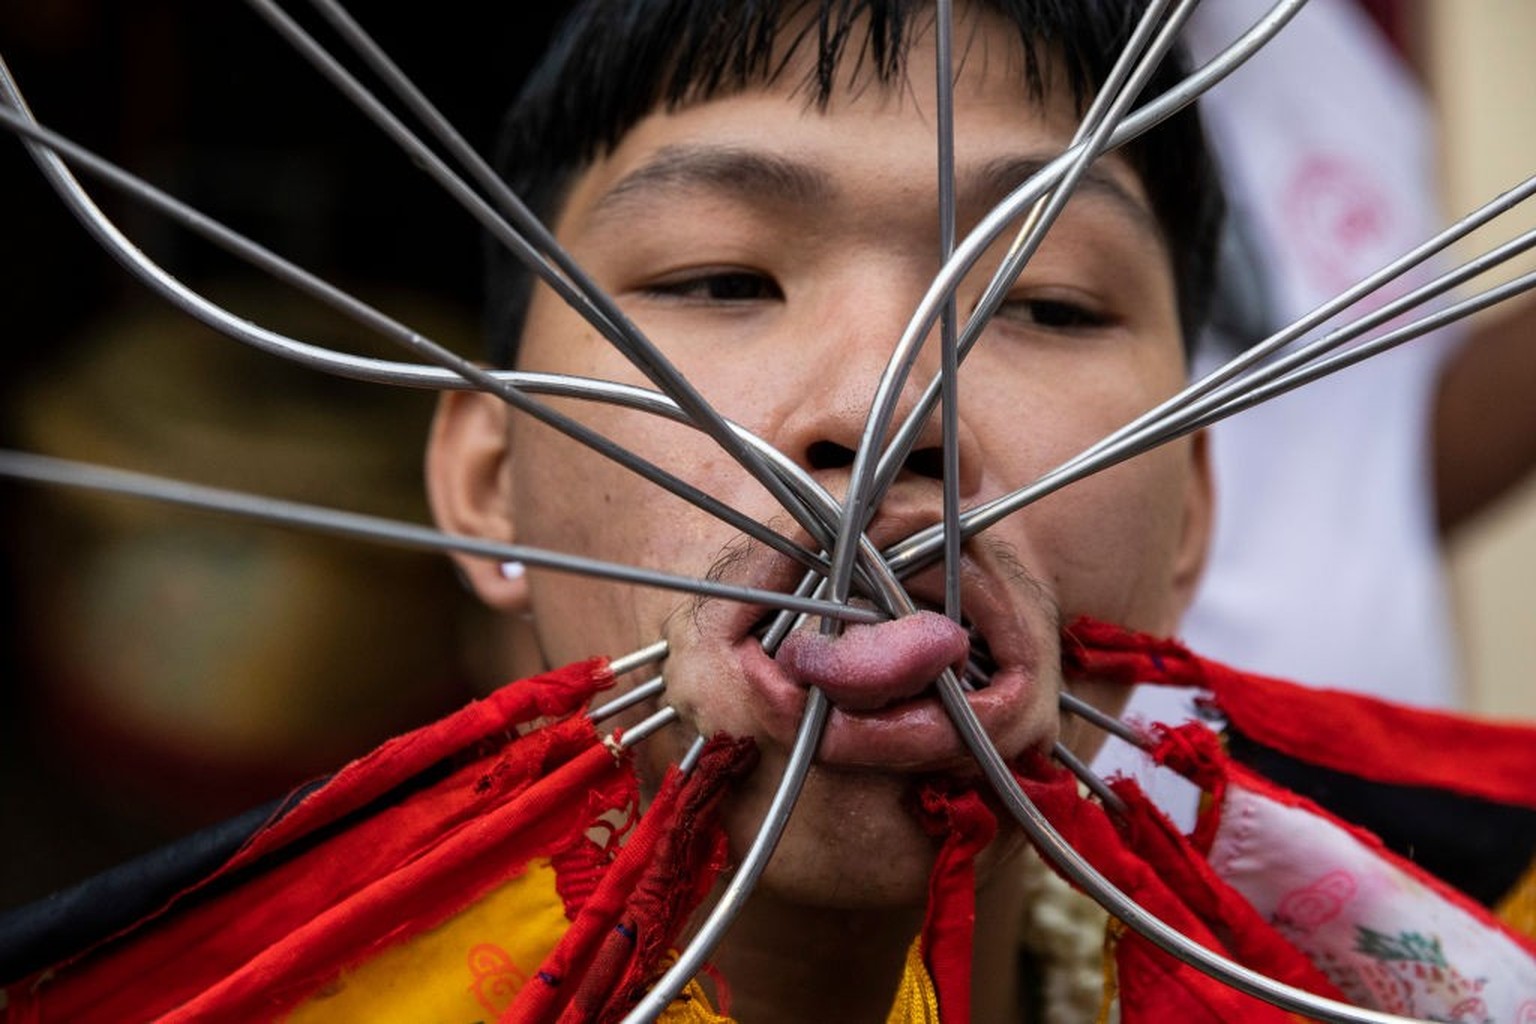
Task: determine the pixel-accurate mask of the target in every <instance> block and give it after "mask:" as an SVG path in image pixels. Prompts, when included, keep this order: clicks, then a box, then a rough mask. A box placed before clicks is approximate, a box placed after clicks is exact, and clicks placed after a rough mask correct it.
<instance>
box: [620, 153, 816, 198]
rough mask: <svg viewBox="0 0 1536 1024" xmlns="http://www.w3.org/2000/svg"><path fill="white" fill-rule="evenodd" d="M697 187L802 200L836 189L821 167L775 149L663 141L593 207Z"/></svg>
mask: <svg viewBox="0 0 1536 1024" xmlns="http://www.w3.org/2000/svg"><path fill="white" fill-rule="evenodd" d="M697 189H705V190H708V191H714V192H721V193H725V194H727V195H742V196H752V197H755V198H757V199H759V200H765V201H769V202H781V203H790V204H795V205H804V206H811V205H816V204H822V203H829V202H832V201H833V200H835V199H836V198H837V195H838V189H837V186H836V185H835V184H834V183H833V181H832V177H831V175H829V174H827V173H826V172H825V171H823V170H821V169H820V168H818V167H815V166H812V165H809V164H805V163H802V162H800V161H797V160H790V159H787V158H785V157H781V156H778V155H776V154H773V153H765V152H762V151H760V150H753V149H741V148H737V147H732V146H664V147H662V148H661V149H659V150H657V151H656V155H655V156H654V157H652V158H651V159H650V160H648V161H646V163H645V164H643V165H642V166H640V167H637V168H636V169H635V170H633V171H631V172H629V173H628V174H626V175H625V176H624V177H622V178H620V179H619V181H618V182H617V183H616V184H615V185H614V186H613V187H612V188H610V189H609V190H608V191H607V192H605V193H604V194H603V196H602V198H601V199H599V200H598V201H597V203H596V204H595V205H594V206H593V212H594V213H609V212H612V211H613V210H614V209H615V208H620V207H623V206H626V205H628V204H629V203H630V202H631V201H633V200H636V199H639V198H643V197H645V196H646V194H647V193H657V192H672V191H677V192H684V191H689V190H697Z"/></svg>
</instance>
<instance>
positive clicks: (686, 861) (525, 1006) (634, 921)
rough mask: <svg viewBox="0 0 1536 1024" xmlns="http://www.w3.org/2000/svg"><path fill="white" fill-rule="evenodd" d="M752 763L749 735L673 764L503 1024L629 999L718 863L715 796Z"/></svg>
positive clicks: (715, 742) (571, 1015)
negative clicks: (686, 767)
mask: <svg viewBox="0 0 1536 1024" xmlns="http://www.w3.org/2000/svg"><path fill="white" fill-rule="evenodd" d="M756 763H757V750H756V746H755V744H753V743H752V741H751V740H733V739H729V738H726V737H716V738H714V739H712V740H711V741H710V743H709V744H708V745H707V746H706V747H705V750H704V754H703V756H701V758H700V760H699V764H698V765H697V766H696V767H695V768H694V771H693V772H692V773H691V774H690V775H689V776H688V778H687V779H686V780H685V779H683V778H682V777H681V776H680V775H679V774H678V773H677V771H676V770H675V769H674V770H673V771H671V772H669V773H668V775H667V777H666V778H665V779H664V780H663V781H662V785H661V788H660V790H659V791H658V792H657V794H656V797H655V799H653V800H652V801H651V805H650V807H648V808H647V809H646V811H645V814H643V815H642V816H641V818H640V823H639V825H637V826H636V827H635V829H634V831H633V832H632V833H631V834H630V836H629V838H628V841H627V842H625V844H624V846H623V848H622V849H621V850H620V851H619V854H618V856H617V857H615V858H614V860H613V863H612V865H611V866H610V867H609V868H608V870H607V872H606V873H605V874H604V875H603V878H602V881H601V882H600V883H599V884H598V885H597V887H596V889H595V890H594V891H593V892H592V893H591V895H590V896H589V897H588V898H587V900H586V902H585V904H584V905H583V907H582V909H581V912H580V913H579V914H578V915H577V917H576V919H575V921H573V922H572V924H571V927H570V928H569V929H568V930H567V931H566V933H565V935H564V936H562V937H561V939H560V942H559V943H558V944H557V945H556V946H555V948H554V949H553V950H552V951H551V952H550V954H549V956H548V957H546V958H545V960H544V963H543V964H541V965H540V967H539V970H538V971H537V972H536V973H535V974H534V977H533V979H532V980H531V981H530V982H529V983H528V984H527V985H526V986H524V988H523V989H522V991H521V992H519V993H518V996H517V1000H516V1001H515V1002H514V1003H513V1004H512V1006H511V1007H510V1008H509V1009H508V1010H507V1011H506V1013H504V1014H503V1015H502V1017H501V1020H502V1022H503V1024H507V1022H524V1024H532V1022H547V1021H552V1020H561V1021H565V1020H581V1021H587V1020H593V1019H597V1018H599V1017H600V1016H601V1015H604V1014H612V1015H614V1016H620V1015H622V1012H623V1011H625V1010H627V1009H628V1008H629V1007H631V1006H633V1002H634V1000H635V999H636V998H638V993H639V991H640V990H641V989H643V985H644V983H646V982H648V981H650V980H651V978H652V976H653V974H654V972H655V970H656V966H657V964H658V963H659V961H660V960H661V958H662V956H663V955H664V954H665V952H666V950H667V949H668V948H669V947H670V945H671V943H672V942H673V941H674V940H675V939H676V937H677V933H678V931H679V930H681V928H682V925H683V923H684V922H685V921H686V919H687V916H688V914H690V913H691V912H692V911H693V909H694V907H696V906H697V905H698V902H699V901H700V900H701V899H702V898H703V896H704V895H705V893H707V892H708V891H709V887H710V885H711V884H712V883H713V880H714V877H715V875H716V874H717V873H718V871H719V870H720V868H721V867H723V866H724V862H725V845H724V843H725V840H724V835H723V832H722V831H721V829H720V827H719V821H718V818H719V809H720V802H721V800H722V798H723V796H724V794H725V792H726V790H727V789H728V787H729V785H730V784H731V783H734V781H735V780H736V779H738V778H740V777H741V776H742V775H744V774H746V773H747V772H748V771H750V770H751V768H752V767H753V766H755V765H756Z"/></svg>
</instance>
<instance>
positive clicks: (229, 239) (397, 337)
mask: <svg viewBox="0 0 1536 1024" xmlns="http://www.w3.org/2000/svg"><path fill="white" fill-rule="evenodd" d="M6 70H7V69H6V68H5V65H4V62H3V60H0V87H3V86H6V85H9V86H10V87H11V90H12V92H13V96H16V97H19V95H20V94H19V93H18V92H15V91H14V82H13V81H11V80H10V78H9V76H8V75H7V74H6ZM0 126H3V127H5V128H7V129H9V130H11V131H13V132H14V133H16V134H17V135H20V136H22V137H23V138H24V139H29V140H31V141H33V142H35V143H38V144H39V145H41V146H44V147H46V148H47V150H49V151H51V152H52V153H53V154H54V155H56V156H58V157H59V158H61V159H63V160H64V161H66V162H68V163H72V164H75V165H77V166H78V167H79V168H80V169H81V170H83V171H85V172H87V173H89V174H91V175H93V176H96V177H98V178H100V179H101V180H102V181H104V182H105V183H107V184H108V185H110V186H112V187H113V188H115V189H118V190H120V191H122V192H124V193H126V194H127V195H129V196H130V197H132V198H133V199H135V200H137V201H139V202H141V203H143V204H144V205H146V206H149V207H150V208H152V209H154V210H156V211H157V212H159V213H161V214H163V215H165V216H166V217H169V218H170V219H172V220H174V221H175V222H176V223H178V224H180V225H182V226H183V227H185V228H187V229H188V230H190V231H192V232H194V233H196V234H197V235H199V236H200V237H202V238H204V239H207V240H208V241H209V242H212V243H213V244H214V245H217V246H219V247H220V248H222V249H224V250H225V251H226V252H229V253H231V254H232V255H234V256H236V257H238V258H240V259H242V260H245V261H246V262H248V263H250V264H252V265H253V266H255V267H257V268H258V269H260V270H263V271H265V272H266V273H269V274H271V275H272V276H273V277H276V278H277V279H278V280H280V281H283V282H284V283H286V284H289V285H291V286H293V287H294V288H297V289H299V290H300V291H302V292H304V293H305V294H306V295H309V296H310V297H312V298H314V299H317V300H319V301H320V302H323V303H324V304H326V305H327V306H330V307H331V308H332V309H335V310H337V311H338V312H340V313H342V314H343V315H345V316H348V317H350V318H351V319H353V320H354V321H356V322H358V323H360V324H362V325H363V326H365V327H368V328H370V329H372V330H374V331H376V332H378V333H379V334H381V335H383V336H384V337H385V338H387V339H388V340H389V341H391V342H394V343H395V344H398V345H400V346H402V347H404V348H405V349H407V350H409V351H411V352H414V353H416V354H417V355H419V356H422V357H423V358H425V359H428V360H429V361H431V362H433V363H436V364H437V365H438V366H441V367H443V368H444V369H446V370H448V371H449V372H450V373H453V374H457V375H458V376H459V377H461V378H463V379H464V381H466V382H467V383H468V385H469V386H470V387H472V388H474V389H476V390H479V391H483V392H485V393H487V394H491V395H494V396H495V397H497V398H499V399H501V400H502V401H504V402H506V403H507V404H508V405H511V406H512V407H513V408H516V409H518V410H519V411H521V412H524V413H526V414H528V415H529V416H532V417H534V418H535V419H538V420H539V421H540V422H542V423H544V424H546V425H547V426H549V427H551V428H552V429H555V430H558V431H560V432H561V433H563V434H565V435H566V436H567V437H570V438H571V439H572V440H575V441H577V442H579V443H581V444H583V445H586V446H587V447H588V448H591V449H592V450H593V451H595V452H597V453H598V454H600V455H602V456H604V457H605V458H608V459H610V460H612V461H613V462H616V463H618V464H619V465H621V466H624V467H625V468H626V469H629V470H631V471H632V472H634V473H636V474H638V475H639V476H641V477H643V478H645V479H646V480H649V481H651V482H652V483H654V484H656V485H657V486H659V487H661V488H663V489H665V490H667V491H669V492H670V493H672V494H674V495H676V496H677V497H679V498H682V499H683V500H684V501H687V502H689V503H690V504H692V505H694V506H695V507H697V508H700V509H702V510H704V511H705V512H707V513H709V514H710V515H712V516H715V517H716V518H717V519H720V520H722V521H723V522H726V523H728V524H729V525H731V526H734V527H735V528H737V529H738V530H741V531H742V532H743V533H746V534H747V535H748V536H751V537H754V538H756V539H757V540H759V541H762V542H763V543H764V544H767V545H768V546H770V547H772V548H774V549H775V550H776V551H779V552H781V553H783V554H786V555H788V556H789V557H791V558H793V559H794V560H795V561H797V562H799V563H800V564H802V565H805V566H808V567H820V566H824V565H825V564H826V563H825V560H824V559H822V558H821V557H820V556H818V555H816V554H814V553H812V552H811V551H809V550H808V549H806V548H805V547H804V546H803V545H801V544H797V543H795V542H794V541H792V540H789V539H788V538H786V537H784V536H783V535H781V534H779V533H777V532H776V531H774V530H772V529H770V528H768V527H767V526H766V525H764V524H762V523H761V522H760V521H758V520H757V519H754V518H752V517H751V516H748V515H746V514H745V513H743V512H741V511H739V510H737V509H734V508H732V507H730V506H729V505H726V504H725V503H724V502H722V501H720V500H719V499H718V498H716V497H714V496H713V495H711V494H708V493H706V492H705V491H703V490H701V489H699V488H697V487H695V486H693V485H692V484H690V483H688V482H687V481H685V480H683V479H681V478H680V477H678V476H676V475H675V474H673V473H670V472H668V471H667V470H664V469H662V468H661V467H659V466H657V465H656V464H655V463H652V462H650V461H648V460H646V459H644V458H642V457H640V456H639V455H636V454H635V453H633V452H631V451H629V450H628V449H626V448H624V447H623V446H622V445H620V444H618V443H617V442H615V441H613V440H612V439H611V438H609V437H607V436H605V435H603V434H600V433H598V432H597V431H595V430H593V429H592V428H590V427H588V426H586V425H585V424H583V423H581V422H579V421H577V420H575V419H572V418H571V417H569V416H566V415H565V414H563V413H561V412H559V411H557V410H555V409H552V408H550V407H549V406H547V405H545V404H543V403H541V402H536V401H534V400H532V399H531V398H529V397H528V396H527V395H525V394H523V393H522V391H521V390H520V389H519V388H518V387H517V386H516V385H515V384H514V383H512V382H510V381H508V380H506V379H504V378H503V377H499V376H497V375H496V374H494V373H492V372H491V371H488V370H485V369H483V368H481V367H479V366H477V365H475V364H474V363H472V362H470V361H469V360H467V359H464V358H463V357H462V356H459V355H458V354H457V353H454V352H453V351H451V350H449V349H447V348H445V347H444V346H442V345H441V344H439V343H437V342H434V341H432V340H431V339H430V338H427V337H426V336H425V335H423V334H421V333H419V332H417V331H415V330H413V329H411V328H410V327H407V326H406V325H404V324H402V323H400V322H399V321H398V320H395V319H394V318H393V317H390V316H388V315H387V314H385V313H383V312H381V311H380V310H378V309H376V308H374V307H373V306H371V305H369V304H367V303H365V302H363V301H362V300H360V299H358V298H356V297H355V296H353V295H351V294H349V293H347V292H346V291H344V290H342V289H340V288H337V287H336V286H334V285H332V284H330V283H329V282H327V281H325V280H323V279H322V278H320V277H318V276H317V275H315V274H312V273H310V272H309V271H307V270H305V269H304V268H302V267H300V266H298V265H297V264H294V263H292V262H290V261H289V260H287V259H285V258H283V257H282V256H279V255H278V254H277V253H274V252H272V251H271V250H269V249H267V248H266V247H265V246H263V245H261V244H260V243H258V242H255V241H253V240H252V239H250V238H247V237H246V236H244V235H242V234H240V233H239V232H237V231H234V230H233V229H231V228H229V227H228V226H227V225H224V224H221V223H219V222H218V221H215V220H213V219H212V218H210V217H208V216H206V215H205V214H203V213H201V212H200V211H198V210H196V209H194V208H192V207H190V206H188V205H187V204H185V203H183V202H181V201H180V200H178V199H176V198H175V197H174V196H171V195H169V194H167V193H165V192H163V191H161V190H160V189H158V188H156V187H155V186H153V185H151V184H149V183H148V182H146V181H144V180H143V179H141V178H138V177H137V176H135V175H133V174H130V173H128V172H127V171H124V170H123V169H121V168H119V167H117V166H116V165H114V164H112V163H110V162H109V161H106V160H104V159H102V158H101V157H99V156H98V155H96V154H94V153H92V152H91V151H90V150H87V149H85V148H84V147H81V146H79V145H77V144H75V143H73V142H72V141H70V140H69V139H66V138H64V137H63V136H61V135H59V134H58V133H56V132H53V131H51V130H49V129H47V128H44V127H43V126H41V125H39V124H37V123H36V122H35V121H32V120H29V119H28V118H27V117H26V116H25V115H23V114H21V113H19V112H17V111H14V110H10V109H7V108H6V107H3V106H0ZM71 180H73V179H71ZM49 181H50V183H52V184H53V185H54V187H55V188H56V189H58V190H59V192H60V195H61V198H63V199H64V201H65V203H66V204H67V205H68V206H69V207H70V209H71V210H73V211H74V212H75V214H76V216H77V217H80V218H82V219H85V218H89V219H90V220H92V221H98V220H99V221H100V222H101V223H102V224H103V225H110V226H111V228H112V230H113V232H114V233H115V231H116V226H115V224H113V222H112V221H111V220H110V219H109V218H108V217H107V216H106V214H105V213H104V212H102V211H101V209H100V207H99V206H97V205H96V204H95V203H94V202H89V203H87V202H82V199H83V198H88V196H89V194H88V193H86V192H85V191H84V189H83V188H80V187H79V183H78V181H74V185H75V187H74V188H70V189H65V188H64V187H63V182H62V181H61V180H60V179H58V178H55V177H54V176H52V175H49ZM109 237H110V236H109ZM103 244H104V246H105V243H103ZM108 251H109V252H110V253H111V254H112V255H114V256H118V257H119V260H120V262H124V265H125V266H126V267H127V268H128V269H129V270H130V271H132V272H134V273H135V275H136V276H139V277H140V278H141V280H144V281H145V283H147V284H149V285H150V287H152V288H154V289H155V290H157V291H160V292H161V294H162V295H163V296H164V297H166V298H171V299H172V300H173V301H175V300H174V298H173V296H171V295H169V294H167V293H166V292H165V291H164V290H163V289H161V288H160V287H159V281H160V280H162V279H170V280H175V279H174V278H172V277H171V275H170V274H169V273H168V272H166V271H164V270H163V269H161V268H159V267H158V265H155V266H156V269H157V270H159V274H157V275H155V276H154V277H146V276H145V275H144V274H141V273H139V271H140V269H141V266H142V264H141V263H140V262H139V260H138V259H137V258H131V257H125V255H124V254H120V251H119V250H118V249H117V248H116V247H115V245H114V246H113V247H111V248H109V249H108ZM137 255H138V256H142V254H137ZM142 259H143V261H144V262H145V263H148V262H150V261H149V260H148V257H142ZM178 283H179V282H178ZM182 287H183V288H184V289H185V291H186V293H188V294H197V293H194V292H192V290H191V289H190V288H186V286H185V285H183V286H182ZM199 297H200V298H202V296H199ZM204 303H206V305H198V306H196V307H187V306H180V308H181V309H182V310H183V312H186V313H188V314H189V315H191V316H193V317H194V318H196V319H197V320H198V321H199V322H201V323H203V324H204V325H205V326H207V327H209V328H211V329H213V330H215V331H218V332H220V333H223V334H225V335H226V336H229V337H232V338H233V340H235V341H239V342H242V343H246V344H254V343H253V342H252V341H251V339H250V337H249V335H246V334H241V335H238V336H237V335H233V334H231V333H230V331H229V330H228V327H229V325H230V324H231V323H232V322H238V323H240V324H246V325H248V322H247V321H245V320H243V319H242V318H239V317H236V316H235V315H234V314H232V313H230V312H229V311H228V310H226V309H224V308H223V307H222V306H217V305H215V304H214V303H212V302H209V301H208V300H206V298H205V299H204ZM210 307H211V308H213V309H217V310H219V311H220V313H221V314H222V316H221V317H220V318H219V319H218V320H217V321H212V320H210V318H209V317H208V316H206V315H205V313H206V312H207V310H208V309H209V308H210ZM263 347H264V346H263ZM823 532H824V533H825V530H823Z"/></svg>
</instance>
